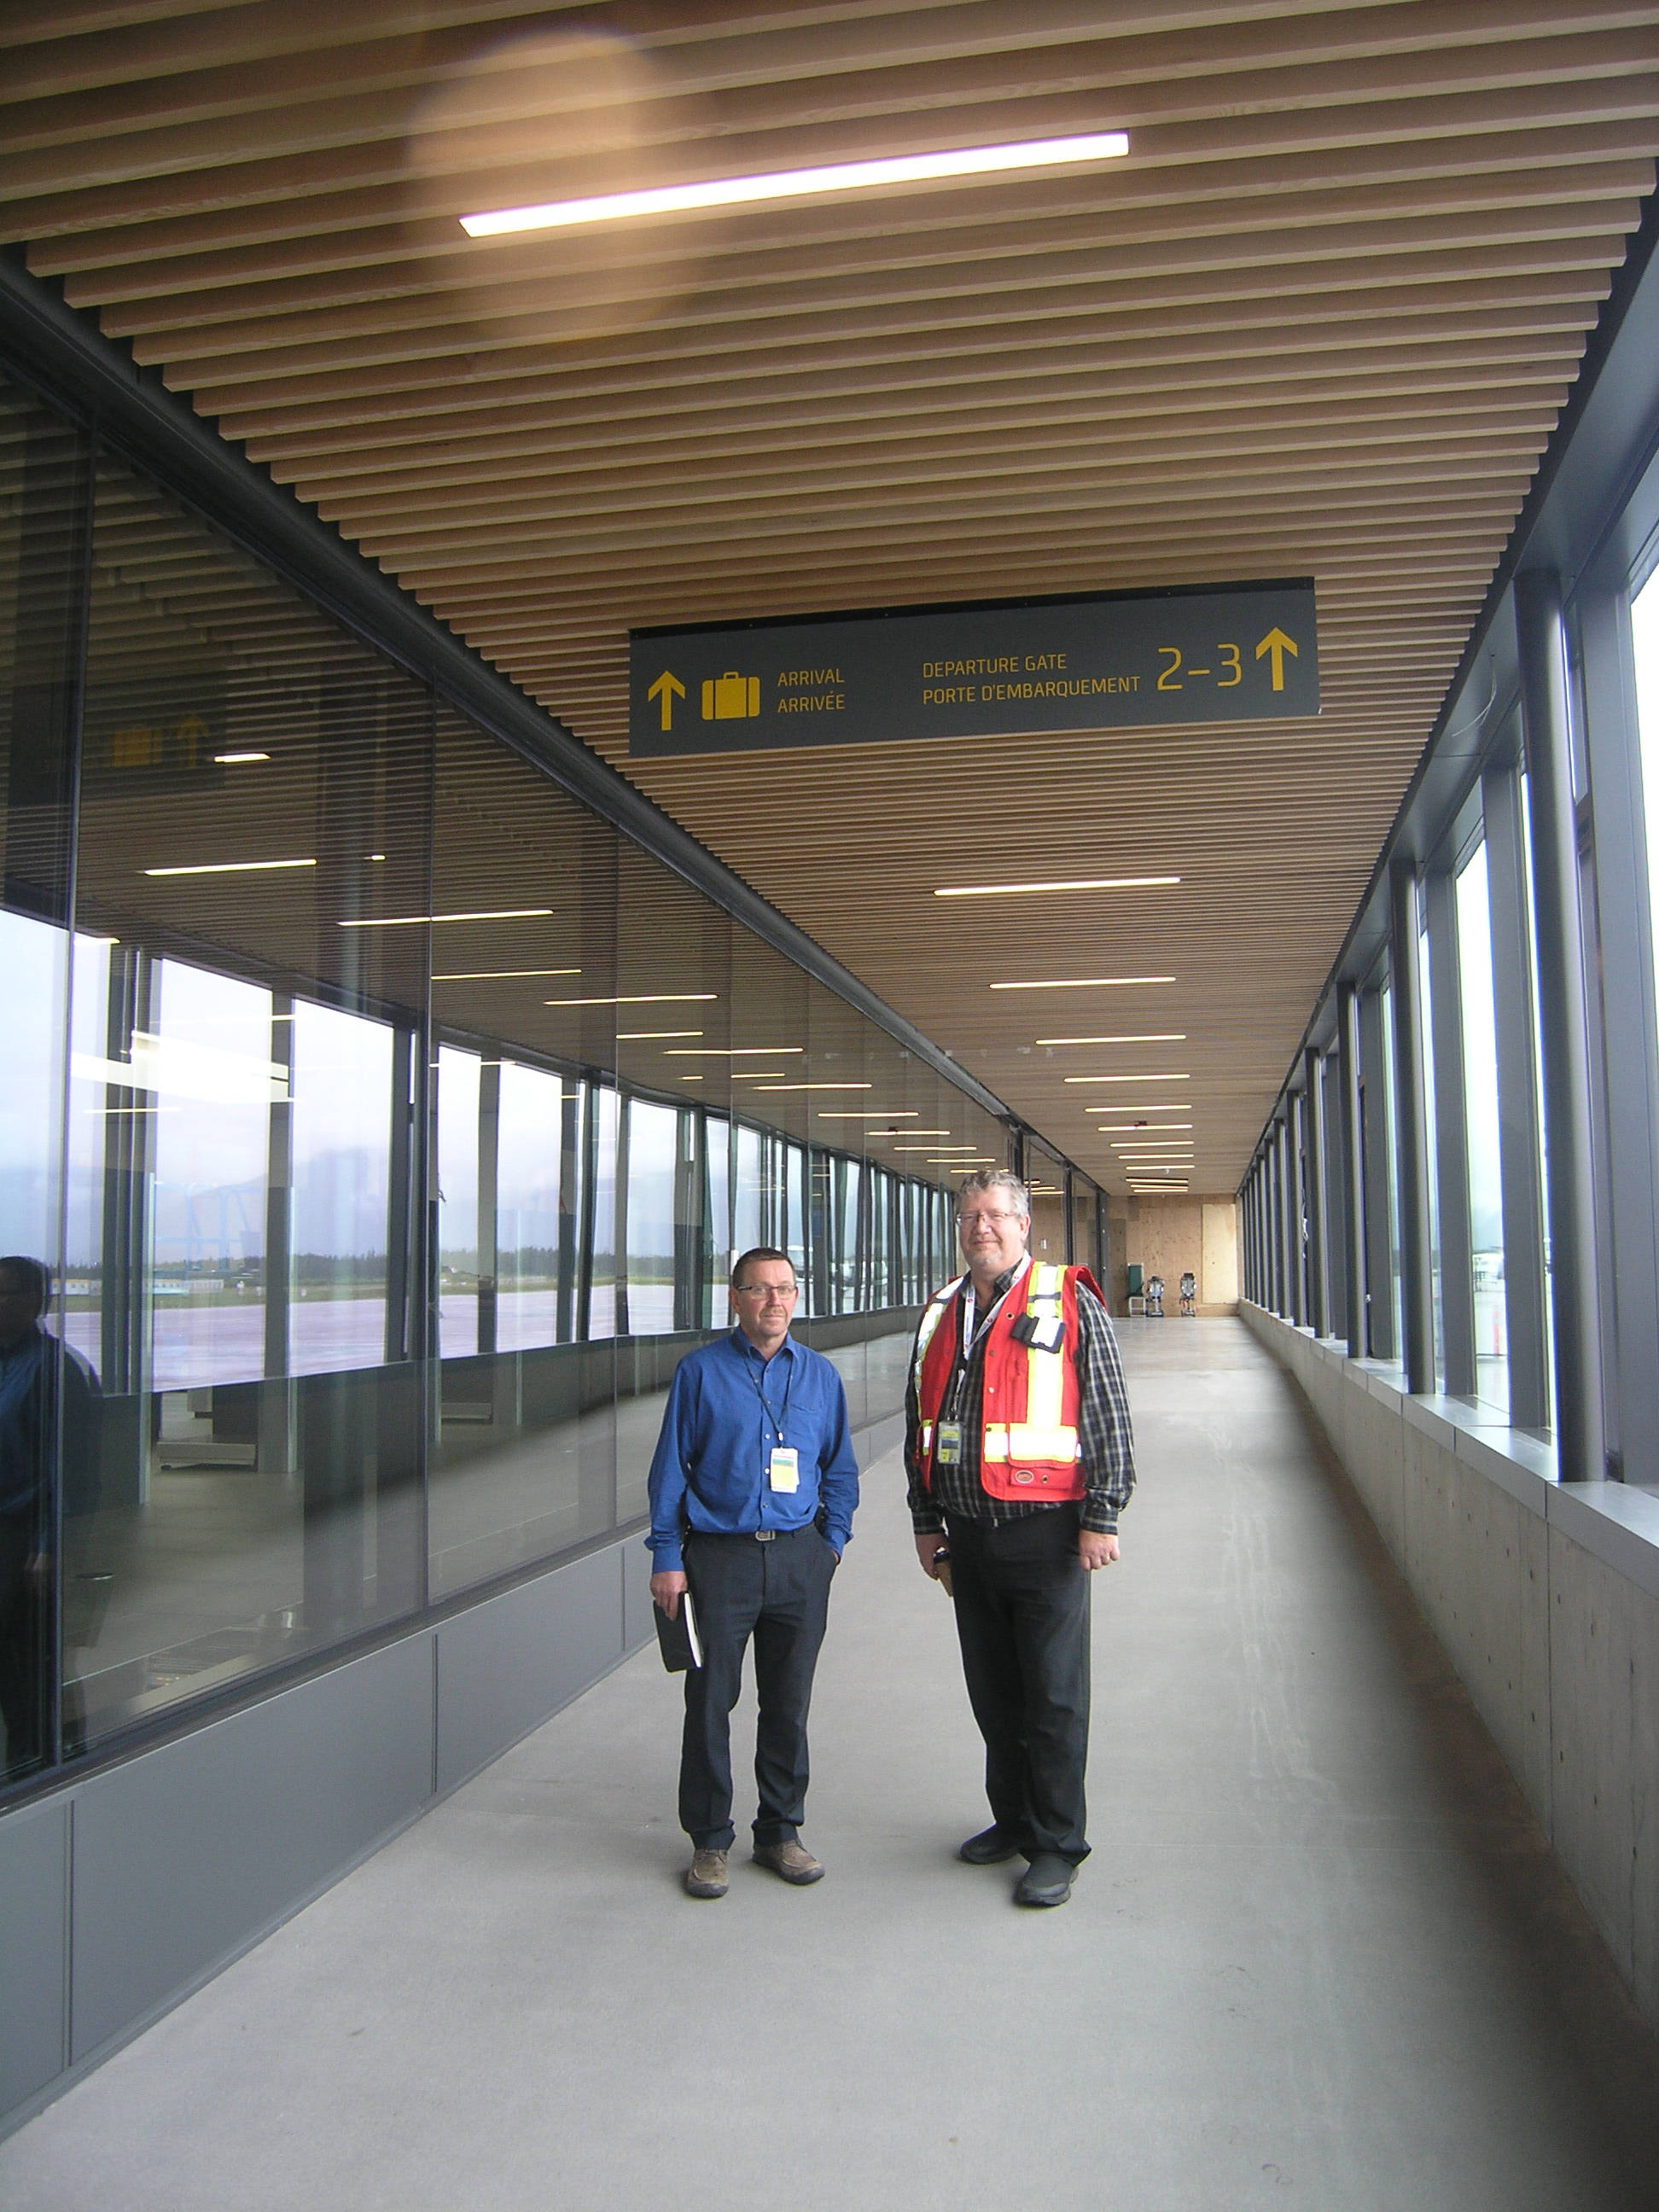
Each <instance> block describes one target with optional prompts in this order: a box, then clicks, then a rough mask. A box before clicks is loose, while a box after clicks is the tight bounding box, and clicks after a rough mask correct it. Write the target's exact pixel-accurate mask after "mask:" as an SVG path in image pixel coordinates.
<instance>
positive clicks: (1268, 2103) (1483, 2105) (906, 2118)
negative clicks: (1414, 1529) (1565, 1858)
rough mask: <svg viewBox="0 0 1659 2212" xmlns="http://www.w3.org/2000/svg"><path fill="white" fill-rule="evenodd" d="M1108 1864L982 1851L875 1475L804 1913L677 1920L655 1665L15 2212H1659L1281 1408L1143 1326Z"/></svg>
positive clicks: (509, 1764) (1574, 1915) (1113, 1667)
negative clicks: (1063, 1871)
mask: <svg viewBox="0 0 1659 2212" xmlns="http://www.w3.org/2000/svg"><path fill="white" fill-rule="evenodd" d="M1126 1353H1127V1360H1128V1364H1129V1368H1130V1374H1131V1387H1132V1394H1133V1401H1134V1406H1135V1411H1136V1419H1137V1424H1138V1431H1139V1456H1140V1469H1141V1487H1140V1491H1139V1495H1138V1496H1137V1498H1136V1499H1135V1501H1134V1504H1133V1507H1132V1508H1131V1510H1130V1512H1129V1514H1128V1516H1127V1519H1126V1523H1125V1529H1124V1535H1125V1556H1124V1559H1123V1561H1122V1563H1121V1565H1119V1566H1117V1567H1115V1568H1114V1569H1113V1570H1111V1571H1110V1574H1109V1576H1108V1577H1106V1578H1104V1580H1103V1582H1102V1583H1100V1584H1099V1585H1097V1591H1096V1599H1097V1610H1096V1631H1095V1664H1096V1696H1097V1703H1096V1712H1095V1723H1094V1743H1093V1754H1092V1764H1091V1796H1092V1802H1093V1816H1092V1826H1091V1832H1092V1836H1093V1840H1094V1845H1095V1851H1094V1857H1093V1858H1092V1859H1091V1861H1090V1863H1089V1864H1088V1866H1087V1867H1086V1868H1085V1871H1084V1873H1083V1875H1081V1877H1080V1879H1079V1885H1078V1888H1077V1892H1076V1894H1075V1897H1074V1899H1073V1902H1072V1904H1071V1905H1069V1906H1067V1907H1066V1909H1065V1910H1063V1911H1057V1912H1048V1913H1035V1912H1024V1911H1018V1910H1016V1909H1015V1908H1014V1907H1013V1906H1012V1904H1011V1902H1010V1888H1011V1876H1010V1873H1009V1870H1008V1869H983V1870H979V1869H969V1868H966V1867H963V1866H961V1865H959V1864H957V1863H956V1862H955V1860H954V1858H953V1857H952V1853H953V1850H954V1846H955V1844H956V1843H957V1839H958V1838H960V1837H961V1836H963V1835H964V1834H966V1833H967V1832H969V1830H971V1829H973V1828H975V1827H977V1826H980V1825H981V1820H982V1819H983V1817H984V1814H983V1806H982V1801H981V1797H980V1795H979V1791H978V1778H977V1760H976V1758H975V1743H976V1739H975V1736H974V1734H973V1730H972V1726H971V1723H970V1721H969V1716H968V1711H967V1706H966V1703H965V1700H964V1698H963V1692H962V1687H961V1682H960V1677H959V1674H958V1672H957V1662H956V1657H955V1650H954V1644H953V1638H952V1634H951V1624H950V1620H949V1617H948V1614H949V1608H948V1605H947V1602H946V1601H945V1598H944V1596H943V1595H942V1593H940V1592H939V1590H937V1589H934V1588H933V1586H932V1585H930V1584H928V1583H926V1582H924V1580H923V1579H922V1577H921V1576H920V1574H919V1573H918V1572H917V1571H916V1568H915V1561H914V1554H913V1553H912V1551H911V1547H910V1544H909V1540H908V1522H907V1519H906V1516H905V1515H904V1512H903V1508H902V1484H901V1478H900V1475H899V1473H898V1469H897V1466H896V1461H894V1460H891V1459H890V1460H887V1461H884V1462H881V1463H879V1464H878V1466H877V1468H875V1469H874V1470H872V1474H871V1475H870V1477H869V1478H868V1480H867V1482H866V1504H865V1507H864V1510H863V1512H862V1514H861V1516H860V1522H859V1524H858V1534H857V1539H856V1541H855V1542H854V1546H853V1547H852V1549H851V1551H850V1552H849V1553H848V1558H847V1561H846V1564H845V1565H844V1567H843V1569H842V1573H841V1576H840V1577H839V1580H838V1583H837V1588H836V1604H835V1608H834V1612H833V1614H832V1619H831V1625H830V1640H829V1644H828V1645H827V1646H826V1650H825V1656H824V1662H823V1671H822V1674H821V1675H820V1687H819V1694H818V1699H817V1708H816V1711H815V1726H814V1749H815V1765H816V1771H817V1781H816V1783H815V1784H814V1788H813V1795H812V1802H811V1820H810V1821H809V1824H808V1826H807V1829H806V1835H807V1838H808V1840H809V1841H810V1842H811V1844H814V1845H815V1846H816V1848H817V1850H818V1851H819V1852H820V1854H821V1855H822V1856H823V1858H824V1859H825V1861H826V1863H828V1865H829V1878H828V1879H827V1880H826V1881H823V1882H822V1883H820V1884H819V1885H818V1886H817V1888H815V1889H811V1890H806V1891H799V1892H797V1891H793V1890H790V1889H787V1888H786V1887H784V1886H783V1885H782V1884H781V1883H780V1882H778V1881H776V1880H775V1879H774V1878H773V1877H772V1876H770V1875H765V1874H763V1873H762V1872H761V1871H760V1870H759V1869H756V1868H754V1867H752V1866H750V1865H749V1864H748V1863H737V1862H735V1861H734V1865H733V1875H734V1879H733V1881H732V1893H731V1894H730V1896H728V1897H727V1898H726V1899H724V1900H723V1901H721V1902H720V1903H719V1904H716V1905H694V1904H692V1903H691V1902H690V1901H689V1900H688V1899H685V1898H684V1897H683V1896H682V1895H681V1894H680V1892H679V1888H678V1875H679V1871H680V1868H681V1866H682V1864H683V1863H684V1850H683V1844H682V1839H681V1838H680V1837H679V1835H678V1832H677V1830H676V1828H675V1826H674V1820H673V1794H674V1793H673V1771H674V1762H675V1748H676V1741H677V1717H676V1702H677V1701H676V1695H675V1692H674V1689H673V1687H672V1686H671V1684H670V1683H669V1682H668V1680H666V1678H665V1676H664V1675H663V1674H661V1672H660V1670H659V1667H658V1663H657V1661H656V1658H655V1656H654V1655H653V1654H652V1653H647V1654H645V1655H643V1656H641V1657H640V1658H637V1659H635V1660H634V1661H632V1662H629V1664H628V1665H627V1666H625V1667H623V1668H621V1669H620V1670H619V1671H618V1672H617V1674H613V1675H612V1676H611V1678H610V1679H609V1680H607V1681H605V1682H604V1683H602V1684H601V1685H600V1686H599V1688H598V1689H596V1690H594V1691H592V1692H590V1694H589V1695H588V1696H586V1698H584V1699H581V1700H580V1702H579V1703H578V1704H577V1705H574V1706H573V1707H572V1708H571V1709H570V1710H569V1711H568V1712H566V1713H564V1714H562V1715H561V1716H560V1717H558V1718H557V1719H556V1720H555V1721H553V1722H552V1723H550V1724H549V1725H548V1726H547V1727H545V1728H544V1729H541V1730H540V1731H539V1733H538V1735H535V1736H533V1737H532V1738H531V1739H530V1740H529V1741H527V1742H526V1743H525V1744H523V1745H521V1746H520V1747H519V1748H518V1749H517V1750H516V1751H514V1752H513V1753H511V1754H509V1755H508V1756H507V1758H505V1759H502V1760H501V1761H500V1762H499V1763H498V1764H497V1765H495V1767H493V1768H492V1769H491V1770H490V1771H489V1772H488V1773H487V1774H485V1775H484V1776H483V1778H481V1779H480V1780H478V1781H477V1782H475V1783H474V1784H471V1786H470V1787H469V1788H468V1789H466V1790H463V1791H462V1792H460V1793H459V1795H458V1796H455V1797H454V1798H453V1799H451V1800H450V1801H449V1802H447V1803H446V1804H444V1805H442V1806H441V1807H440V1808H438V1809H437V1810H436V1811H435V1813H433V1814H431V1815H430V1816H429V1817H428V1818H427V1819H426V1820H422V1822H421V1823H420V1824H419V1826H416V1828H414V1829H412V1830H410V1832H408V1833H407V1834H405V1835H404V1836H403V1837H402V1838H400V1839H399V1840H398V1841H397V1842H396V1843H394V1844H392V1846H391V1847H390V1848H389V1849H387V1850H385V1851H383V1852H382V1853H381V1854H380V1856H379V1857H377V1858H375V1859H374V1861H372V1862H371V1863H369V1864H368V1865H367V1866H365V1867H363V1868H362V1869H361V1870H360V1871H359V1872H357V1873H356V1874H355V1875H352V1876H351V1877H350V1878H349V1880H348V1881H344V1882H342V1883H341V1884H340V1885H339V1886H338V1887H337V1888H336V1889H334V1890H333V1891H332V1892H331V1893H330V1894H329V1895H328V1896H326V1897H325V1898H324V1899H322V1900H321V1901H320V1902H319V1903H318V1904H317V1905H313V1907H312V1908H311V1909H310V1910H309V1911H307V1912H305V1913H303V1914H301V1916H300V1917H299V1918H297V1919H296V1920H295V1921H293V1922H292V1923H290V1924H289V1926H288V1927H286V1928H285V1929H282V1930H281V1931H280V1932H279V1933H278V1934H277V1935H276V1936H273V1937H272V1938H270V1941H268V1942H265V1943H264V1944H263V1945H262V1946H261V1947H260V1948H258V1950H257V1951H255V1952H253V1953H252V1954H250V1955H249V1956H248V1957H247V1958H246V1959H244V1960H242V1961H241V1962H240V1964H239V1965H237V1966H234V1967H233V1968H232V1969H231V1970H230V1971H229V1972H228V1973H226V1974H224V1975H223V1976H222V1977H221V1978H220V1979H219V1980H218V1981H217V1982H216V1983H215V1984H212V1985H211V1986H210V1988H208V1989H206V1990H204V1991H202V1992H201V1994H200V1995H198V1996H196V1997H195V1998H193V1999H192V2000H191V2002H188V2003H187V2004H185V2005H184V2006H182V2007H180V2008H179V2009H178V2010H177V2011H176V2012H174V2013H173V2015H171V2016H170V2017H169V2018H168V2019H167V2020H165V2021H162V2022H161V2025H160V2026H159V2027H155V2028H154V2029H152V2030H151V2031H150V2032H149V2033H148V2034H147V2035H146V2036H144V2037H143V2039H141V2040H140V2041H138V2042H137V2044H135V2045H132V2046H131V2048H130V2049H129V2050H127V2051H125V2052H123V2053H122V2054H120V2055H119V2056H118V2057H116V2058H115V2059H113V2060H112V2062H111V2063H109V2064H108V2065H107V2066H106V2067H105V2068H104V2069H102V2070H101V2071H100V2073H98V2074H96V2075H94V2076H93V2077H91V2078H90V2079H89V2080H88V2081H85V2082H83V2083H82V2085H81V2086H80V2087H78V2088H76V2089H75V2090H73V2091H71V2092H70V2093H69V2094H68V2095H67V2096H65V2097H64V2099H62V2100H61V2101H60V2102H59V2103H58V2104H57V2105H56V2106H53V2107H52V2109H51V2110H50V2111H48V2112H46V2113H45V2114H43V2115H42V2116H41V2117H40V2118H38V2119H36V2120H35V2121H33V2123H31V2124H30V2125H29V2126H27V2128H25V2129H23V2130H21V2132H20V2133H19V2134H18V2135H16V2136H14V2137H13V2138H12V2140H11V2141H10V2142H8V2143H6V2144H4V2145H0V2203H3V2204H4V2205H5V2206H6V2207H7V2208H8V2212H47V2209H48V2208H50V2212H106V2209H107V2208H116V2212H225V2208H227V2207H233V2206H234V2207H236V2208H238V2212H300V2208H310V2207H313V2206H317V2207H327V2208H330V2212H359V2208H362V2212H367V2209H368V2208H371V2207H373V2208H377V2212H378V2208H381V2207H385V2208H388V2212H392V2208H395V2209H396V2212H529V2208H532V2207H534V2208H544V2207H556V2208H560V2212H611V2208H617V2212H636V2208H641V2207H645V2206H649V2205H653V2204H655V2203H659V2202H661V2203H670V2204H677V2205H681V2206H686V2207H693V2208H698V2212H702V2208H708V2212H725V2209H726V2208H728V2207H731V2208H736V2207H739V2206H752V2205H766V2204H774V2205H779V2206H786V2207H791V2208H796V2212H831V2209H832V2208H841V2207H848V2208H853V2207H856V2208H859V2209H860V2212H884V2209H885V2208H889V2207H892V2208H901V2207H902V2208H916V2212H924V2208H933V2207H939V2208H945V2207H950V2208H958V2209H959V2208H967V2209H968V2212H981V2208H987V2212H1023V2208H1026V2207H1031V2208H1044V2212H1048V2208H1077V2212H1120V2208H1121V2212H1242V2208H1248V2207H1250V2206H1255V2205H1264V2206H1265V2205H1285V2204H1303V2205H1306V2206H1309V2207H1310V2208H1311V2207H1317V2208H1319V2212H1346V2208H1350V2207H1352V2208H1365V2212H1399V2208H1401V2207H1410V2208H1412V2212H1442V2208H1445V2212H1450V2208H1468V2212H1534V2208H1535V2209H1536V2212H1615V2208H1616V2212H1637V2208H1641V2212H1653V2208H1655V2207H1656V2206H1659V2057H1656V2051H1655V2046H1654V2044H1653V2041H1652V2039H1650V2037H1648V2036H1647V2034H1646V2033H1645V2032H1644V2030H1643V2029H1642V2028H1641V2027H1640V2025H1639V2023H1638V2021H1637V2019H1636V2017H1635V2015H1634V2014H1633V2012H1632V2009H1631V2008H1630V2007H1629V2006H1628V2005H1627V2004H1626V2002H1625V2000H1624V1998H1623V1996H1622V1994H1621V1991H1620V1985H1619V1984H1618V1982H1617V1980H1616V1978H1615V1977H1614V1975H1613V1971H1612V1968H1611V1966H1609V1965H1608V1964H1607V1960H1606V1959H1605V1956H1604V1954H1602V1953H1601V1949H1600V1948H1599V1946H1598V1945H1597V1943H1596V1941H1595V1937H1594V1936H1593V1935H1592V1934H1591V1932H1590V1930H1589V1926H1588V1923H1587V1922H1586V1921H1585V1920H1584V1918H1583V1915H1582V1913H1581V1912H1580V1911H1579V1910H1578V1908H1577V1904H1576V1902H1575V1901H1574V1899H1573V1898H1572V1895H1571V1892H1570V1891H1569V1890H1568V1889H1567V1888H1566V1887H1565V1883H1564V1882H1563V1881H1562V1880H1561V1878H1560V1877H1559V1875H1558V1874H1557V1872H1556V1871H1555V1869H1554V1867H1553V1862H1552V1861H1551V1860H1550V1858H1549V1857H1548V1855H1547V1851H1546V1850H1545V1848H1544V1845H1543V1844H1542V1842H1541V1838H1540V1835H1539V1832H1538V1831H1537V1829H1536V1827H1535V1826H1534V1824H1533V1823H1532V1821H1531V1820H1530V1819H1529V1817H1528V1814H1527V1813H1526V1811H1525V1808H1524V1807H1523V1806H1522V1802H1521V1800H1520V1797H1519V1796H1518V1794H1517V1793H1516V1790H1514V1789H1513V1787H1512V1786H1511V1784H1510V1782H1509V1780H1508V1778H1507V1776H1506V1775H1505V1774H1504V1771H1503V1769H1502V1767H1501V1766H1500V1765H1499V1764H1498V1759H1497V1757H1496V1754H1495V1753H1493V1751H1492V1749H1491V1747H1490V1746H1489V1745H1488V1743H1487V1742H1486V1739H1485V1737H1484V1736H1483V1735H1482V1733H1481V1731H1480V1727H1479V1724H1478V1723H1476V1721H1475V1720H1474V1717H1473V1715H1472V1713H1471V1711H1470V1709H1469V1707H1468V1704H1467V1702H1466V1701H1465V1699H1463V1697H1462V1693H1461V1692H1460V1691H1459V1689H1458V1687H1457V1686H1456V1684H1455V1680H1453V1678H1452V1677H1451V1675H1450V1674H1449V1670H1448V1669H1447V1668H1446V1666H1445V1664H1444V1662H1443V1661H1442V1659H1441V1658H1440V1656H1439V1654H1438V1651H1437V1647H1436V1646H1435V1645H1434V1644H1433V1643H1432V1642H1431V1639H1430V1638H1429V1637H1428V1635H1427V1633H1426V1632H1425V1630H1424V1629H1423V1628H1422V1626H1420V1624H1419V1621H1418V1620H1417V1618H1416V1616H1415V1614H1414V1613H1413V1610H1412V1608H1411V1605H1410V1601H1409V1600H1408V1599H1407V1597H1406V1596H1405V1595H1404V1594H1403V1592H1402V1590H1401V1586H1400V1585H1399V1583H1398V1582H1397V1581H1396V1579H1395V1577H1394V1574H1393V1571H1392V1570H1391V1568H1390V1567H1389V1565H1388V1563H1387V1562H1386V1560H1385V1559H1384V1558H1383V1554H1382V1552H1381V1549H1380V1547H1379V1546H1378V1544H1377V1543H1376V1541H1375V1539H1374V1538H1373V1536H1372V1534H1371V1532H1370V1526H1369V1523H1367V1522H1365V1521H1364V1517H1363V1516H1362V1515H1361V1514H1360V1513H1359V1512H1358V1509H1357V1508H1356V1507H1355V1506H1354V1505H1353V1504H1352V1501H1351V1498H1350V1496H1349V1493H1348V1492H1347V1491H1346V1487H1345V1486H1344V1484H1343V1483H1342V1481H1341V1480H1340V1477H1338V1476H1334V1474H1332V1473H1331V1472H1330V1470H1329V1468H1328V1464H1327V1462H1325V1461H1324V1460H1323V1459H1322V1455H1321V1453H1320V1450H1319V1449H1318V1447H1317V1446H1316V1443H1315V1442H1314V1441H1313V1440H1312V1439H1311V1437H1310V1434H1309V1431H1308V1430H1307V1428H1306V1426H1305V1425H1304V1418H1303V1416H1302V1414H1301V1413H1300V1411H1299V1408H1298V1403H1297V1400H1296V1399H1295V1397H1294V1395H1293V1393H1292V1392H1291V1389H1290V1387H1289V1385H1288V1384H1287V1383H1286V1382H1285V1379H1284V1377H1283V1376H1281V1374H1280V1373H1279V1370H1278V1369H1277V1368H1275V1367H1274V1366H1273V1364H1271V1362H1270V1361H1269V1360H1268V1359H1267V1356H1266V1355H1265V1354H1264V1353H1263V1352H1261V1351H1260V1350H1259V1349H1258V1348H1257V1347H1256V1346H1255V1344H1254V1342H1253V1341H1252V1340H1251V1339H1250V1338H1249V1336H1248V1335H1247V1334H1246V1333H1245V1331H1244V1330H1243V1328H1242V1327H1240V1326H1238V1325H1237V1323H1233V1322H1196V1323H1194V1322H1184V1323H1183V1322H1178V1321H1176V1320H1173V1319H1172V1320H1170V1321H1167V1322H1163V1323H1162V1324H1158V1323H1155V1322H1141V1323H1136V1324H1131V1325H1130V1328H1129V1329H1128V1330H1127V1331H1126Z"/></svg>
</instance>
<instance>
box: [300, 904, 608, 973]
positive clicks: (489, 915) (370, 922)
mask: <svg viewBox="0 0 1659 2212" xmlns="http://www.w3.org/2000/svg"><path fill="white" fill-rule="evenodd" d="M552 911H553V909H552V908H551V907H550V906H492V907H481V908H479V909H478V911H477V913H476V914H381V915H370V916H368V918H367V919H365V920H363V921H342V922H337V923H336V924H335V927H336V928H337V929H413V928H415V927H416V926H417V925H418V924H420V923H422V922H427V921H535V920H539V919H540V918H541V917H542V916H543V915H550V914H551V913H552ZM571 972H572V973H574V970H572V971H571Z"/></svg>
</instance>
